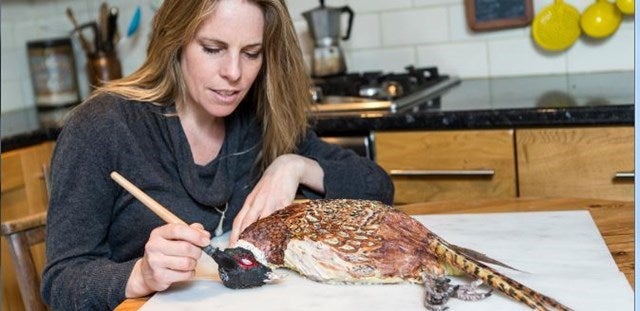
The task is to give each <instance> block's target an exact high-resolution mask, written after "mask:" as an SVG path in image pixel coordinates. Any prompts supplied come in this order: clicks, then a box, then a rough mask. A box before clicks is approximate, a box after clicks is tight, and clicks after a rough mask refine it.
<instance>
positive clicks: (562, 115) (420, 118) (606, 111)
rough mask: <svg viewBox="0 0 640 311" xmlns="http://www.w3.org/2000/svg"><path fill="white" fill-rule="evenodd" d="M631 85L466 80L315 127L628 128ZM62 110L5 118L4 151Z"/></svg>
mask: <svg viewBox="0 0 640 311" xmlns="http://www.w3.org/2000/svg"><path fill="white" fill-rule="evenodd" d="M633 83H634V75H633V72H627V71H624V72H606V73H591V74H572V75H549V76H525V77H510V78H494V79H467V80H462V82H461V83H460V84H459V85H457V86H455V87H453V88H451V89H450V90H448V91H446V92H445V93H444V94H443V95H442V96H441V98H440V100H439V101H435V103H430V105H428V106H416V107H412V108H410V109H409V110H407V111H401V112H396V113H390V112H377V113H367V114H350V115H323V116H319V117H317V118H314V120H313V123H314V124H315V127H316V130H317V131H318V132H319V133H320V134H321V135H325V136H326V135H351V134H363V133H368V132H370V131H376V130H443V129H447V130H450V129H494V128H522V127H555V126H590V125H598V126H601V125H633V124H634V84H633ZM66 112H67V110H61V111H58V112H53V113H52V112H50V111H49V112H39V111H37V110H36V109H35V108H29V109H24V110H18V111H11V112H8V113H3V114H2V119H1V124H2V132H1V133H2V134H1V136H2V151H8V150H11V149H16V148H20V147H24V146H28V145H33V144H37V143H39V142H42V141H46V140H55V139H56V138H57V135H58V134H59V132H60V123H61V122H55V121H54V122H51V121H50V119H52V117H53V119H59V120H61V119H63V118H64V117H63V116H64V114H65V113H66ZM56 114H57V116H56ZM43 115H46V116H45V117H43ZM43 120H44V122H43ZM43 124H44V125H43Z"/></svg>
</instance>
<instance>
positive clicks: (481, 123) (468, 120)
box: [316, 72, 635, 135]
mask: <svg viewBox="0 0 640 311" xmlns="http://www.w3.org/2000/svg"><path fill="white" fill-rule="evenodd" d="M634 103H635V99H634V75H633V72H607V73H591V74H574V75H549V76H526V77H510V78H494V79H467V80H462V82H461V83H460V84H459V85H458V86H455V87H453V88H451V89H450V90H448V91H446V92H445V93H444V94H443V95H442V96H441V98H440V100H439V102H436V103H435V104H430V105H426V106H416V107H412V108H410V109H408V110H407V111H403V112H397V113H389V112H371V113H360V114H349V115H342V116H339V117H338V116H337V115H331V114H327V115H326V116H324V115H323V116H320V117H318V118H317V124H316V129H317V131H318V132H319V133H321V134H324V135H348V134H352V133H366V132H369V131H376V130H378V131H380V130H384V131H393V130H454V129H498V128H531V127H557V126H592V125H598V126H602V125H633V124H634Z"/></svg>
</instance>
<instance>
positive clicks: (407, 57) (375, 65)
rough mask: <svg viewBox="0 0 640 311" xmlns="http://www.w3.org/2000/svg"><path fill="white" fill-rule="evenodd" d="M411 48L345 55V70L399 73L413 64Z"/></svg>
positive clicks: (413, 54)
mask: <svg viewBox="0 0 640 311" xmlns="http://www.w3.org/2000/svg"><path fill="white" fill-rule="evenodd" d="M415 59H416V57H415V49H414V48H413V47H402V48H389V49H379V50H363V51H353V52H350V53H347V68H349V70H351V71H380V70H382V71H389V72H401V71H404V67H406V66H407V65H413V64H415V63H416V62H415Z"/></svg>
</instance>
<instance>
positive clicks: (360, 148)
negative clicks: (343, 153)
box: [320, 133, 375, 161]
mask: <svg viewBox="0 0 640 311" xmlns="http://www.w3.org/2000/svg"><path fill="white" fill-rule="evenodd" d="M320 138H321V139H322V140H324V141H326V142H328V143H330V144H335V145H339V146H342V147H343V148H347V149H351V150H353V151H355V153H357V154H358V155H360V156H363V157H365V158H368V159H370V160H372V161H375V152H374V144H373V133H371V134H369V135H361V136H322V137H320Z"/></svg>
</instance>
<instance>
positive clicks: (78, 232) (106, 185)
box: [41, 102, 135, 310]
mask: <svg viewBox="0 0 640 311" xmlns="http://www.w3.org/2000/svg"><path fill="white" fill-rule="evenodd" d="M99 104H105V105H106V104H107V103H102V102H101V103H99ZM96 106H97V105H94V106H93V108H96ZM112 108H113V107H112ZM77 109H78V110H76V111H75V113H74V115H73V116H72V118H70V120H68V121H67V123H66V125H65V128H64V129H63V131H62V133H61V135H60V137H59V138H58V140H57V143H56V147H55V151H54V155H53V158H52V165H51V172H52V189H51V196H50V201H49V209H48V216H47V217H48V219H47V229H46V257H47V258H46V261H47V262H46V265H45V268H44V271H43V275H42V285H41V293H42V296H43V298H44V300H45V302H46V303H47V304H49V305H50V306H51V308H52V309H54V310H106V309H113V308H115V307H116V306H117V305H118V304H119V303H120V302H121V301H122V300H124V298H125V295H124V289H125V285H126V282H127V280H128V278H129V275H130V273H131V271H132V269H133V265H134V263H135V260H134V259H132V260H128V261H125V262H115V261H113V260H111V259H110V258H111V252H112V250H111V247H110V246H109V245H108V243H107V242H106V240H107V235H108V232H109V226H110V223H111V220H112V217H113V210H114V209H113V207H114V204H116V202H115V201H116V198H117V193H116V189H115V187H114V185H113V182H110V180H108V178H109V177H108V176H109V174H108V173H109V170H110V167H112V163H113V162H114V161H116V160H115V156H114V154H115V150H114V149H116V148H115V147H114V146H118V144H116V143H115V142H116V141H118V140H119V139H118V138H117V137H118V133H119V132H123V133H124V132H125V131H121V130H119V129H118V126H117V124H118V122H117V121H115V120H117V118H115V117H114V115H113V114H114V113H113V112H109V111H107V109H108V108H106V107H101V108H98V109H89V108H88V107H86V106H84V105H83V106H80V107H78V108H77ZM114 123H115V124H114ZM105 133H109V134H105ZM120 139H125V140H126V137H120Z"/></svg>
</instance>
